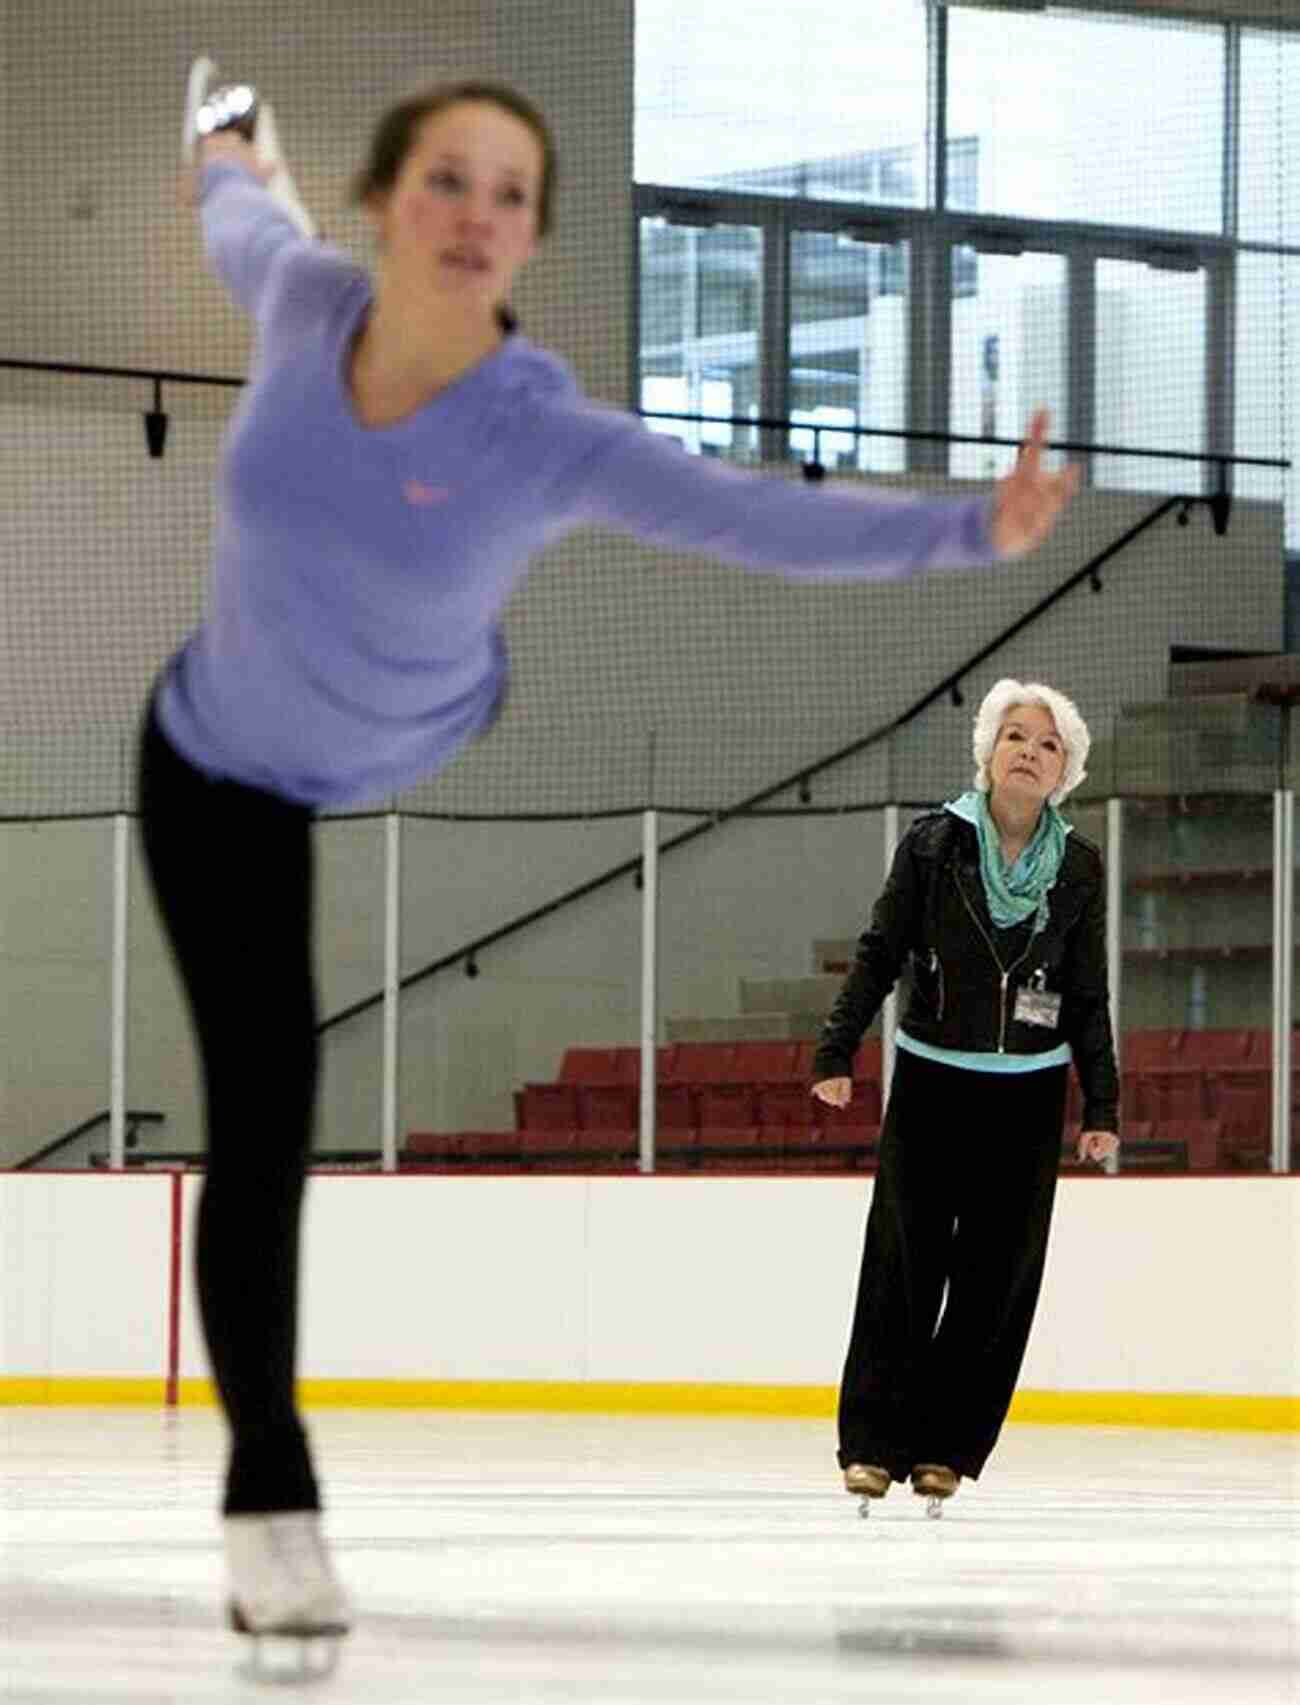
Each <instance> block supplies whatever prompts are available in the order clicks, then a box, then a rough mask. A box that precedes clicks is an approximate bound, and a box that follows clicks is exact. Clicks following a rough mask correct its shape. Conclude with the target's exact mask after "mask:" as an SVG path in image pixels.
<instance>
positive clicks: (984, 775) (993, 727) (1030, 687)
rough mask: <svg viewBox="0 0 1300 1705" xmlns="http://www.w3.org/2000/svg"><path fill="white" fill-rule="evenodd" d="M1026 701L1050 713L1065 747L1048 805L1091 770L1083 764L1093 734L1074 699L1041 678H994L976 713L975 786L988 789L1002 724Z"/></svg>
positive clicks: (1054, 803)
mask: <svg viewBox="0 0 1300 1705" xmlns="http://www.w3.org/2000/svg"><path fill="white" fill-rule="evenodd" d="M1023 704H1032V705H1040V706H1041V707H1042V708H1043V709H1044V710H1045V711H1046V712H1047V713H1048V715H1049V716H1050V717H1051V719H1052V721H1053V722H1054V723H1055V724H1056V732H1057V733H1058V734H1059V735H1060V737H1061V744H1062V745H1063V746H1064V747H1065V771H1064V773H1063V774H1062V776H1061V780H1060V782H1059V784H1058V785H1057V786H1056V787H1055V788H1054V789H1053V790H1052V792H1051V793H1050V794H1049V795H1048V799H1047V802H1048V804H1049V805H1059V804H1060V803H1061V801H1062V800H1063V799H1064V798H1065V796H1066V794H1067V793H1073V791H1074V789H1075V788H1076V787H1078V785H1079V783H1080V782H1081V781H1082V780H1083V778H1084V776H1086V775H1087V773H1088V772H1087V770H1085V769H1084V767H1083V766H1084V764H1085V763H1086V762H1087V759H1088V748H1089V746H1090V745H1091V744H1092V736H1091V735H1090V734H1089V733H1088V724H1087V723H1086V722H1085V721H1084V720H1083V718H1082V717H1081V716H1080V715H1079V712H1078V709H1077V707H1076V706H1075V704H1074V702H1073V700H1071V699H1067V698H1066V696H1065V694H1064V693H1058V692H1057V690H1056V688H1055V687H1048V686H1044V684H1043V683H1042V682H1041V681H1013V680H1011V678H1010V677H1009V676H1008V677H1007V678H1006V679H1005V680H1002V681H995V682H994V683H993V685H992V686H991V687H990V688H989V690H988V692H987V693H985V695H984V702H983V703H982V704H981V705H980V708H979V710H978V711H977V712H976V714H975V732H974V734H973V735H972V737H971V746H972V749H973V751H974V753H975V786H976V787H977V788H978V789H979V791H980V792H981V793H987V792H988V791H989V763H990V761H991V760H992V757H993V748H994V747H995V746H996V745H997V743H998V735H999V734H1000V733H1001V732H1002V724H1003V723H1004V722H1005V721H1006V719H1007V716H1008V714H1009V713H1010V712H1011V711H1012V710H1013V709H1014V708H1015V707H1016V706H1017V705H1023Z"/></svg>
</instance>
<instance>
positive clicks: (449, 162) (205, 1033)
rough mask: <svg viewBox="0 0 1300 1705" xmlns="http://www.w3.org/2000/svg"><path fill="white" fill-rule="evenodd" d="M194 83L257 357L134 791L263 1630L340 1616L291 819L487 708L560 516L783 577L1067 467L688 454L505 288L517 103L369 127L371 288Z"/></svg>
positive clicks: (532, 225) (299, 879)
mask: <svg viewBox="0 0 1300 1705" xmlns="http://www.w3.org/2000/svg"><path fill="white" fill-rule="evenodd" d="M203 81H204V78H203V76H200V78H199V82H200V85H202V83H203ZM198 93H199V98H200V107H199V113H200V118H201V120H203V122H196V123H195V124H194V126H193V127H192V133H193V134H194V136H195V143H194V150H195V154H196V156H197V164H198V171H197V176H196V179H195V184H194V195H195V199H196V200H197V201H198V203H199V206H200V211H201V218H202V226H203V235H204V240H205V245H206V252H207V255H208V258H209V261H210V263H211V265H212V266H213V268H214V269H215V270H216V272H217V273H218V275H219V276H220V277H221V278H222V280H223V281H224V282H225V283H226V285H227V286H228V287H229V289H230V291H231V292H232V294H233V295H234V297H235V298H236V300H237V301H238V302H239V303H240V304H241V305H242V306H243V307H244V308H245V309H246V310H247V311H248V312H249V313H250V314H251V315H252V316H253V317H254V319H255V321H256V327H257V345H256V356H255V361H254V366H253V371H252V374H251V376H250V382H249V384H248V386H247V388H246V390H245V393H244V395H243V397H242V399H241V402H240V405H239V408H238V410H237V412H236V415H235V417H234V420H233V422H232V424H231V427H230V430H229V433H228V435H227V438H226V442H225V445H224V449H223V454H222V460H221V468H220V474H219V483H218V506H219V520H218V527H217V534H216V543H215V553H214V561H213V564H212V575H211V585H210V593H209V606H208V611H207V614H206V616H205V619H204V620H203V622H202V624H201V626H200V627H199V628H198V630H197V631H196V632H195V633H194V634H193V635H192V636H191V637H190V639H189V640H188V642H187V643H186V644H185V645H184V646H183V647H182V648H181V650H180V651H179V653H178V654H177V655H176V656H174V657H173V658H172V659H171V661H170V662H169V663H168V664H167V666H166V668H165V669H164V671H163V673H162V675H161V678H160V680H159V682H158V684H157V686H156V689H155V692H154V694H153V697H152V699H151V703H150V706H149V710H148V714H147V719H146V724H145V729H144V734H143V740H142V751H141V772H140V806H141V816H142V821H143V832H144V845H145V852H146V859H147V864H148V868H149V871H150V874H151V878H152V881H153V884H154V888H155V891H156V894H157V898H158V902H159V906H160V909H161V912H162V915H163V918H164V920H165V924H166V928H167V931H168V933H169V938H170V942H171V945H172V948H173V951H174V954H175V957H176V960H177V963H178V966H179V970H180V975H181V978H182V981H183V984H184V987H185V990H186V995H187V999H188V1002H189V1004H190V1008H191V1012H192V1016H193V1021H194V1025H195V1029H196V1033H197V1038H198V1043H199V1048H200V1052H201V1055H202V1063H203V1073H204V1089H205V1106H206V1121H205V1122H206V1135H207V1145H208V1168H207V1179H206V1183H205V1187H204V1191H203V1196H202V1202H201V1206H200V1211H199V1229H198V1243H197V1264H198V1282H199V1294H200V1299H201V1306H202V1318H203V1327H204V1334H205V1339H206V1343H207V1347H208V1351H209V1354H210V1357H211V1360H212V1365H213V1369H214V1373H215V1378H216V1382H217V1386H218V1390H219V1393H220V1399H221V1404H222V1407H223V1409H224V1412H225V1415H226V1417H227V1420H228V1422H229V1425H230V1432H231V1453H230V1460H229V1471H228V1475H227V1480H226V1489H225V1499H224V1506H223V1509H224V1516H225V1521H224V1535H225V1543H226V1551H227V1562H228V1567H229V1574H230V1586H231V1614H232V1617H233V1620H234V1622H235V1624H236V1626H237V1627H239V1628H240V1629H242V1630H245V1631H249V1632H253V1633H261V1632H272V1633H284V1632H291V1633H292V1632H305V1633H318V1632H329V1631H333V1632H343V1631H345V1630H346V1628H347V1626H348V1623H349V1611H348V1606H347V1601H346V1598H345V1596H344V1594H343V1592H342V1590H341V1588H340V1586H339V1583H338V1581H337V1579H336V1578H335V1576H334V1573H333V1570H332V1568H331V1566H330V1562H329V1558H328V1555H327V1552H326V1550H325V1547H324V1544H323V1541H322V1537H321V1533H320V1525H319V1511H320V1494H319V1488H318V1484H317V1480H316V1476H315V1473H314V1471H313V1465H312V1459H311V1454H310V1450H309V1447H308V1442H307V1439H306V1436H305V1433H304V1430H303V1426H302V1422H301V1419H300V1417H299V1415H298V1412H297V1409H296V1407H295V1403H294V1389H293V1380H294V1356H295V1330H296V1319H297V1301H296V1293H297V1281H298V1266H297V1262H298V1226H299V1216H300V1207H301V1201H302V1194H303V1183H304V1175H305V1167H306V1161H307V1155H308V1151H309V1148H310V1143H311V1131H312V1119H313V1104H314V1097H315V1093H316V1084H317V1045H316V1037H315V1023H316V1009H315V996H314V989H313V982H312V969H311V961H312V954H311V939H312V937H311V930H312V923H311V912H312V858H311V843H310V826H311V821H312V815H313V811H314V810H315V809H316V808H318V807H322V806H334V805H340V804H343V803H345V802H348V801H357V800H361V799H364V798H376V797H379V796H382V795H389V794H392V793H395V792H397V791H399V790H400V789H402V788H404V787H406V786H407V785H408V784H410V783H413V782H415V781H416V780H417V779H419V778H421V777H427V776H428V775H430V774H431V773H432V772H434V771H435V770H437V769H438V768H439V767H440V766H441V765H443V764H445V763H446V762H447V761H448V759H450V758H451V757H452V755H453V754H454V753H455V752H457V751H458V750H460V748H461V747H463V746H464V745H465V744H466V743H467V742H468V741H471V740H473V739H474V738H475V737H476V736H478V735H481V734H482V733H483V732H484V731H485V730H486V729H487V728H488V727H489V726H490V725H491V723H492V722H493V720H494V718H495V717H496V715H497V713H498V710H499V707H500V705H501V702H502V697H503V694H504V692H505V685H506V676H507V659H506V653H505V648H504V645H503V642H502V637H501V631H500V621H501V616H502V612H503V610H504V608H505V606H506V603H507V602H508V600H509V597H510V594H511V592H512V591H513V589H514V588H515V586H516V585H517V584H518V583H519V581H520V579H521V577H522V576H523V574H524V572H525V570H526V567H527V565H528V562H529V559H530V558H531V557H532V556H534V555H535V554H536V553H537V552H538V551H539V550H541V549H542V547H543V546H545V545H547V544H548V543H550V542H551V541H552V540H554V539H556V538H557V537H558V536H560V535H561V534H563V533H564V532H566V531H567V530H569V529H572V528H575V527H577V526H579V525H582V524H586V523H605V524H609V525H612V526H615V527H620V528H623V529H626V530H627V531H629V532H630V533H633V534H635V535H636V536H637V537H638V538H641V539H646V540H651V541H657V542H661V543H664V544H666V545H670V546H673V547H675V548H678V549H691V550H696V551H702V552H708V553H709V554H711V555H714V556H717V557H721V558H723V559H725V560H727V561H729V562H734V563H739V564H741V565H743V566H745V567H748V568H751V569H767V570H774V571H778V572H781V573H785V574H788V575H795V576H802V577H805V578H821V579H827V580H845V579H861V580H879V579H890V578H902V577H906V576H910V575H913V574H917V573H919V572H921V571H922V570H924V569H927V568H931V567H948V568H970V567H974V566H975V565H977V564H980V563H982V562H985V561H988V560H989V559H993V558H997V557H1000V556H1010V555H1015V554H1017V553H1020V552H1022V551H1026V550H1029V549H1031V548H1032V547H1033V546H1035V545H1037V544H1038V543H1039V542H1040V541H1041V540H1042V539H1043V538H1044V537H1045V536H1046V535H1047V533H1048V532H1049V531H1050V530H1051V528H1052V526H1053V524H1054V523H1055V521H1056V518H1057V516H1058V514H1059V512H1060V511H1061V509H1062V507H1063V505H1064V504H1065V502H1066V501H1067V499H1068V497H1069V495H1070V493H1071V491H1072V490H1073V488H1074V484H1075V477H1074V474H1073V473H1072V472H1066V473H1062V474H1057V475H1052V474H1048V473H1046V472H1044V471H1043V469H1042V466H1041V454H1042V449H1043V445H1044V442H1045V437H1046V417H1045V416H1043V415H1039V416H1037V417H1035V420H1034V422H1033V426H1032V430H1031V433H1030V435H1029V441H1028V443H1027V445H1026V447H1025V449H1024V450H1023V452H1022V454H1021V457H1020V460H1019V464H1018V466H1017V468H1016V470H1015V471H1014V472H1013V473H1012V474H1011V475H1010V476H1009V477H1008V478H1006V479H1004V480H1003V481H1001V483H1000V484H999V485H998V487H997V489H996V492H995V493H994V494H993V495H992V496H990V497H981V498H974V499H962V500H951V499H948V500H940V499H930V500H918V499H916V498H912V497H899V496H885V495H877V496H872V495H869V494H867V493H866V492H863V491H859V490H847V489H846V490H826V489H819V490H813V489H810V488H808V487H806V486H804V485H803V484H802V483H800V482H788V481H786V480H784V479H779V478H773V477H763V476H760V475H755V474H750V473H744V472H742V471H739V470H736V469H731V468H726V467H721V466H718V465H716V464H713V463H709V462H704V461H700V460H696V459H694V458H692V457H691V456H689V455H686V454H684V453H683V451H682V450H681V448H680V447H679V446H678V445H676V444H674V443H672V442H671V441H669V440H666V439H665V438H663V437H658V436H655V435H653V434H651V433H648V432H646V431H645V430H644V428H643V427H642V426H641V424H640V423H639V421H637V420H636V419H635V418H634V417H632V416H630V415H627V414H623V413H620V412H616V411H614V410H612V409H609V408H603V407H595V406H593V405H591V404H590V403H588V402H587V401H585V400H584V398H583V397H582V396H581V395H580V394H579V391H578V388H577V386H576V384H575V382H574V380H573V378H572V377H571V375H570V373H569V372H568V370H567V369H566V368H565V367H564V366H563V365H562V363H561V362H559V361H558V360H556V359H555V358H554V357H553V356H551V355H549V354H547V353H545V352H544V351H542V350H541V349H539V348H536V347H534V346H533V345H532V344H530V343H529V342H528V341H527V340H526V339H524V338H523V337H521V336H519V335H518V334H517V333H515V331H514V330H513V326H514V322H513V319H512V317H511V315H510V313H509V311H508V308H507V303H508V301H509V297H510V291H511V286H512V284H513V282H514V279H515V278H516V276H517V274H518V273H519V271H520V268H521V267H523V266H524V265H525V264H526V263H527V262H528V261H529V260H530V259H531V258H532V256H533V254H534V252H535V250H536V248H537V246H538V244H539V242H540V241H541V239H542V238H543V237H544V235H545V234H546V232H547V230H548V228H549V225H550V222H551V217H552V199H553V192H554V183H555V151H554V147H553V144H552V140H551V137H550V133H549V131H548V129H547V126H546V123H545V121H544V120H543V118H542V117H541V115H540V114H539V113H537V112H536V110H535V109H534V108H533V107H532V106H531V105H530V104H529V103H528V102H527V101H525V100H523V99H521V97H520V96H518V95H517V94H515V93H514V92H513V91H511V90H509V89H507V88H503V87H498V86H495V85H487V84H478V83H476V84H462V85H457V86H455V87H450V88H441V89H436V90H433V91H430V92H428V93H425V94H423V95H421V96H419V97H417V98H414V99H411V100H408V101H404V102H403V103H402V104H401V105H399V106H398V107H396V108H395V109H394V110H393V111H391V112H390V113H389V114H388V115H387V116H386V117H385V118H384V119H383V121H382V122H381V123H380V125H379V127H378V130H377V132H376V134H375V137H374V142H373V147H372V149H371V154H370V158H369V161H368V163H367V164H366V166H365V169H364V171H363V172H362V173H361V176H360V178H359V180H358V184H357V189H356V194H357V198H358V199H359V201H360V202H361V204H362V205H363V206H364V208H365V210H366V212H367V214H368V215H369V217H370V219H371V221H372V223H373V226H374V230H375V234H376V237H377V241H378V251H379V262H378V268H377V272H376V275H375V276H374V277H373V278H371V277H370V276H368V274H367V272H366V271H365V270H364V269H362V268H360V267H358V266H356V265H355V264H353V262H352V261H350V260H349V259H347V258H346V257H345V256H344V255H343V254H342V253H340V252H338V251H336V250H334V249H332V248H329V247H327V246H325V245H324V244H321V243H318V242H315V241H312V240H310V239H308V238H306V237H304V234H303V224H304V221H303V220H302V218H301V217H299V216H297V215H298V214H299V213H300V209H299V208H298V207H297V205H296V198H293V197H291V196H290V197H286V196H285V195H284V194H283V193H281V194H280V195H279V196H277V194H276V187H277V183H278V185H279V188H280V190H281V192H283V190H284V188H285V184H286V181H287V175H286V174H285V172H284V170H283V165H282V162H277V161H275V160H269V161H268V160H267V159H265V158H264V157H263V156H262V155H261V154H259V151H258V146H257V145H255V142H254V141H251V140H249V137H248V134H247V132H248V130H249V128H250V125H249V122H248V117H249V115H248V113H247V110H246V103H241V102H240V101H237V100H234V101H232V100H227V99H225V96H226V95H228V93H229V91H208V92H206V93H205V92H204V90H203V88H202V87H200V89H199V91H198ZM194 95H195V91H194V89H193V87H192V89H191V101H192V103H193V101H194ZM232 115H234V116H233V117H232ZM200 137H201V138H202V139H201V140H198V138H200Z"/></svg>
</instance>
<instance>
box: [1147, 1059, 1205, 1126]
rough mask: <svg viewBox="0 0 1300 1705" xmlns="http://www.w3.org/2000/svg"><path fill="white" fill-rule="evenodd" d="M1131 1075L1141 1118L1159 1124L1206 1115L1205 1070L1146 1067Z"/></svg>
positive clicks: (1196, 1068)
mask: <svg viewBox="0 0 1300 1705" xmlns="http://www.w3.org/2000/svg"><path fill="white" fill-rule="evenodd" d="M1134 1076H1135V1079H1136V1083H1137V1101H1138V1114H1139V1116H1140V1117H1141V1118H1143V1119H1151V1120H1153V1121H1154V1122H1155V1123H1157V1124H1159V1123H1162V1122H1163V1121H1166V1120H1169V1119H1203V1118H1204V1117H1205V1114H1206V1097H1205V1073H1204V1072H1203V1071H1201V1069H1200V1068H1199V1067H1197V1066H1145V1067H1143V1069H1142V1070H1141V1071H1140V1072H1137V1073H1135V1074H1134Z"/></svg>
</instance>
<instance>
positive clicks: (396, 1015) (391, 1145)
mask: <svg viewBox="0 0 1300 1705" xmlns="http://www.w3.org/2000/svg"><path fill="white" fill-rule="evenodd" d="M384 828H385V858H384V1083H383V1118H382V1129H381V1146H382V1151H383V1170H384V1171H385V1172H396V1171H397V1119H398V1069H399V1057H398V1049H399V1025H400V1022H401V981H402V819H401V817H400V816H399V815H398V813H397V812H396V811H390V812H389V813H388V814H387V816H386V817H385V818H384Z"/></svg>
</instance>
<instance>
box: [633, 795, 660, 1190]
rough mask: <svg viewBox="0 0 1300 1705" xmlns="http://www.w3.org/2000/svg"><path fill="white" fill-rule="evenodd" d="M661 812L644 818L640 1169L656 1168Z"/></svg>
mask: <svg viewBox="0 0 1300 1705" xmlns="http://www.w3.org/2000/svg"><path fill="white" fill-rule="evenodd" d="M658 949H659V813H658V812H657V811H654V810H650V811H646V812H644V813H643V814H642V817H641V1118H640V1132H641V1146H640V1156H639V1160H638V1167H639V1170H640V1171H642V1172H653V1171H654V1169H655V1071H656V1058H657V1056H656V1044H657V1042H658V1035H659V951H658Z"/></svg>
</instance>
